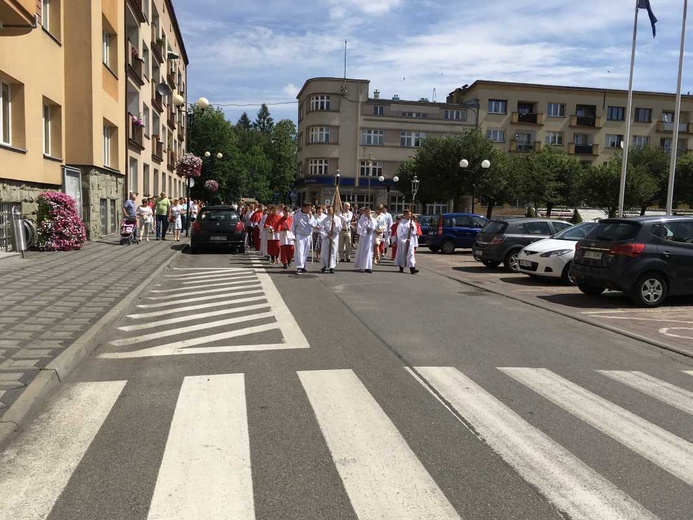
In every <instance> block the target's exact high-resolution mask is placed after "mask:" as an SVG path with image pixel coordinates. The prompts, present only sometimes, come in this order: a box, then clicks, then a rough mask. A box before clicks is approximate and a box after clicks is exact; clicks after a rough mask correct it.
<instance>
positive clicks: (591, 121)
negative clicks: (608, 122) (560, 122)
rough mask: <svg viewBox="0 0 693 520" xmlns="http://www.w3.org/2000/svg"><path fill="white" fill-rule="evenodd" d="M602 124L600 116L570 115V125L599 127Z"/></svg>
mask: <svg viewBox="0 0 693 520" xmlns="http://www.w3.org/2000/svg"><path fill="white" fill-rule="evenodd" d="M603 124H604V122H603V118H602V117H601V116H570V126H581V127H586V126H588V127H592V128H601V127H602V126H603Z"/></svg>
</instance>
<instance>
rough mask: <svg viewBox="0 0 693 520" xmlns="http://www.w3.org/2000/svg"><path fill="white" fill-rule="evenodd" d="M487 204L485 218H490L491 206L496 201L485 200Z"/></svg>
mask: <svg viewBox="0 0 693 520" xmlns="http://www.w3.org/2000/svg"><path fill="white" fill-rule="evenodd" d="M487 202H488V205H487V206H486V218H487V219H489V220H491V215H492V214H493V207H494V206H495V205H496V202H495V201H493V200H489V201H487Z"/></svg>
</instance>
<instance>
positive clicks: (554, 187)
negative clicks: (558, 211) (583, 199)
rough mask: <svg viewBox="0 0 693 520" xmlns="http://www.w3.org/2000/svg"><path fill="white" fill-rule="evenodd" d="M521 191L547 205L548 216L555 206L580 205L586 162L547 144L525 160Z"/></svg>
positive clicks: (522, 161)
mask: <svg viewBox="0 0 693 520" xmlns="http://www.w3.org/2000/svg"><path fill="white" fill-rule="evenodd" d="M521 171H522V180H521V181H520V182H521V185H522V188H521V192H522V194H523V197H524V198H526V199H527V200H528V201H530V202H531V203H534V205H535V206H538V205H543V206H546V214H547V216H551V210H552V209H553V208H554V207H555V206H574V205H575V204H577V202H578V201H577V199H578V193H579V185H580V182H579V181H580V175H581V172H582V165H581V164H580V161H579V160H577V159H576V158H574V157H570V156H568V155H566V154H565V153H563V152H560V151H557V150H556V149H555V148H553V147H552V146H545V147H544V148H542V150H541V151H540V152H530V153H529V154H527V156H525V157H524V160H521Z"/></svg>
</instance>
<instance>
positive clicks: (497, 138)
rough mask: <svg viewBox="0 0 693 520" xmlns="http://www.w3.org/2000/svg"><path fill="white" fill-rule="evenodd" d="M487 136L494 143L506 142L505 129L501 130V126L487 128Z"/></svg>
mask: <svg viewBox="0 0 693 520" xmlns="http://www.w3.org/2000/svg"><path fill="white" fill-rule="evenodd" d="M486 137H488V138H489V139H490V140H491V141H493V142H494V143H504V142H505V130H501V129H499V128H495V129H494V128H489V129H488V130H486Z"/></svg>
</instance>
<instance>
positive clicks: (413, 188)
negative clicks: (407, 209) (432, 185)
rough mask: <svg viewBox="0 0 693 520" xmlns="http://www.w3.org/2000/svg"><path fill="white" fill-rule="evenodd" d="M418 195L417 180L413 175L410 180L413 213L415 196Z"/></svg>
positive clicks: (412, 210)
mask: <svg viewBox="0 0 693 520" xmlns="http://www.w3.org/2000/svg"><path fill="white" fill-rule="evenodd" d="M417 193H419V178H418V177H417V176H416V174H415V175H414V178H413V179H412V180H411V212H412V213H414V211H415V210H416V194H417Z"/></svg>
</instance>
